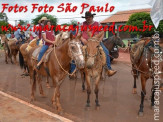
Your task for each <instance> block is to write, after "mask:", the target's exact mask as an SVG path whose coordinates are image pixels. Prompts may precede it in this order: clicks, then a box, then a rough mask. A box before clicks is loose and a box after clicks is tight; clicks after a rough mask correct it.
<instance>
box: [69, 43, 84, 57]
mask: <svg viewBox="0 0 163 122" xmlns="http://www.w3.org/2000/svg"><path fill="white" fill-rule="evenodd" d="M70 45H75V46H76V47H78V48H81V47H82V46H81V43H79V42H76V41H71V42H69V54H70V57H71V59H72V60H74V57H78V56H82V55H83V53H82V51H81V52H80V51H77V52H74V51H73V50H72V49H70Z"/></svg>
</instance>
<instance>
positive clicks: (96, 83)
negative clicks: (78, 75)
mask: <svg viewBox="0 0 163 122" xmlns="http://www.w3.org/2000/svg"><path fill="white" fill-rule="evenodd" d="M99 81H100V75H99V76H98V77H97V78H96V82H95V91H94V92H95V94H96V99H95V103H96V108H97V109H98V108H99V106H100V104H99V100H98V91H99V89H98V85H99Z"/></svg>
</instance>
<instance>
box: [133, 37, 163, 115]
mask: <svg viewBox="0 0 163 122" xmlns="http://www.w3.org/2000/svg"><path fill="white" fill-rule="evenodd" d="M143 40H144V41H145V43H144V48H143V51H142V53H141V54H140V55H141V56H140V59H139V60H138V62H137V63H133V61H132V60H131V62H132V71H133V76H134V89H133V93H136V78H137V77H138V75H139V74H140V77H141V86H142V91H141V104H140V109H139V113H138V115H139V116H143V108H144V97H145V95H146V88H145V87H146V81H147V80H148V79H149V78H152V79H153V87H152V97H151V106H152V107H154V94H155V90H156V89H157V88H158V89H159V85H158V84H157V85H156V84H155V85H154V83H155V81H156V75H157V76H158V77H160V79H161V78H163V74H162V73H163V60H162V59H163V55H162V54H161V53H160V54H161V55H159V56H158V54H157V56H155V51H154V50H155V49H156V48H157V51H158V47H159V46H158V45H159V43H156V45H157V46H156V47H155V46H154V48H152V47H149V46H146V44H147V43H148V42H149V41H150V40H149V38H144V39H143ZM138 43H140V42H138ZM159 50H160V51H159V52H162V50H163V49H162V48H159ZM132 53H134V52H133V49H132V48H131V53H130V54H131V57H132V55H133V54H132ZM131 59H132V58H131ZM154 60H160V62H159V65H158V67H159V68H157V69H156V67H155V65H156V64H155V62H154ZM158 70H159V73H156V72H158Z"/></svg>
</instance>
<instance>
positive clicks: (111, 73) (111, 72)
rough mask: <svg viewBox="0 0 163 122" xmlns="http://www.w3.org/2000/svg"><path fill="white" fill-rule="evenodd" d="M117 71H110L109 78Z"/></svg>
mask: <svg viewBox="0 0 163 122" xmlns="http://www.w3.org/2000/svg"><path fill="white" fill-rule="evenodd" d="M116 72H117V71H114V70H108V76H113V75H114V74H115V73H116Z"/></svg>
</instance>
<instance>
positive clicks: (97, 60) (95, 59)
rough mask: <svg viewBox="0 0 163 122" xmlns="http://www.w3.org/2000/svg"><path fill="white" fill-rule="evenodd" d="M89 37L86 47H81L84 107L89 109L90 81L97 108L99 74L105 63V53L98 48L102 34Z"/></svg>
mask: <svg viewBox="0 0 163 122" xmlns="http://www.w3.org/2000/svg"><path fill="white" fill-rule="evenodd" d="M88 35H89V37H90V38H89V39H88V42H87V45H86V46H84V47H83V52H84V57H85V67H84V70H83V72H84V73H83V72H81V77H82V79H83V78H84V75H83V74H85V79H86V83H87V104H86V107H90V94H91V80H92V79H93V80H95V90H94V92H95V94H96V100H95V103H96V107H99V106H100V104H99V100H98V92H99V82H100V78H101V72H102V69H103V65H105V63H106V57H105V53H104V52H103V49H102V47H101V46H100V40H99V39H100V37H101V36H102V35H103V33H102V32H101V33H99V34H98V35H96V36H94V37H91V34H88Z"/></svg>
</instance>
